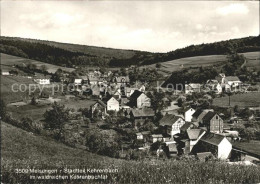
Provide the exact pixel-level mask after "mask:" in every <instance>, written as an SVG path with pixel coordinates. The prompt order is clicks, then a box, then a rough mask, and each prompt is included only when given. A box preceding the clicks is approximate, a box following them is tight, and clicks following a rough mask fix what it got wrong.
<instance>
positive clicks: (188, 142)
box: [183, 128, 206, 154]
mask: <svg viewBox="0 0 260 184" xmlns="http://www.w3.org/2000/svg"><path fill="white" fill-rule="evenodd" d="M205 133H206V131H205V130H202V129H199V128H197V129H188V130H187V131H186V133H185V134H184V136H183V137H184V139H183V140H184V141H183V143H184V144H185V145H184V153H185V154H189V153H190V152H192V149H193V147H194V146H195V145H196V144H197V143H198V141H199V140H200V139H201V138H202V136H203V135H204V134H205Z"/></svg>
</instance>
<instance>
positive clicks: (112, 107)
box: [106, 97, 119, 111]
mask: <svg viewBox="0 0 260 184" xmlns="http://www.w3.org/2000/svg"><path fill="white" fill-rule="evenodd" d="M106 105H107V111H119V102H118V101H117V100H116V99H115V98H114V97H111V98H110V99H109V100H108V101H107V102H106Z"/></svg>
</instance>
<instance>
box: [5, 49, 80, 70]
mask: <svg viewBox="0 0 260 184" xmlns="http://www.w3.org/2000/svg"><path fill="white" fill-rule="evenodd" d="M23 63H24V64H25V65H26V64H29V63H31V64H35V65H36V66H37V67H38V68H40V67H41V66H42V65H45V66H46V67H47V71H48V72H49V73H55V72H56V71H57V69H59V68H60V69H62V70H64V71H67V72H72V71H74V70H75V69H74V68H67V67H62V66H57V65H53V64H48V63H44V62H41V61H36V60H32V59H26V58H22V57H17V56H12V55H8V54H3V53H1V68H2V69H6V70H11V68H12V66H13V65H16V64H23Z"/></svg>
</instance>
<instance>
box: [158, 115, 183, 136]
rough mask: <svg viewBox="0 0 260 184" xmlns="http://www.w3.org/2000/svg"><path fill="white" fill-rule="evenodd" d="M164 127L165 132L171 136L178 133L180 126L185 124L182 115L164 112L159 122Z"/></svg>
mask: <svg viewBox="0 0 260 184" xmlns="http://www.w3.org/2000/svg"><path fill="white" fill-rule="evenodd" d="M159 124H160V126H162V127H163V128H164V133H165V134H170V135H171V138H173V136H174V135H175V134H177V133H180V128H181V127H182V126H183V125H184V124H185V121H184V119H183V118H182V117H180V116H176V115H173V114H166V115H165V116H164V117H163V118H162V119H161V120H160V122H159Z"/></svg>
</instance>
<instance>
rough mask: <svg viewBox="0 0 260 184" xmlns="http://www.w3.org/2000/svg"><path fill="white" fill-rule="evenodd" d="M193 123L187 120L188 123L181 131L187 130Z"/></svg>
mask: <svg viewBox="0 0 260 184" xmlns="http://www.w3.org/2000/svg"><path fill="white" fill-rule="evenodd" d="M191 125H192V123H191V122H186V123H185V124H184V125H183V126H182V127H181V128H180V130H181V131H186V130H188V128H189V127H190V126H191Z"/></svg>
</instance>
